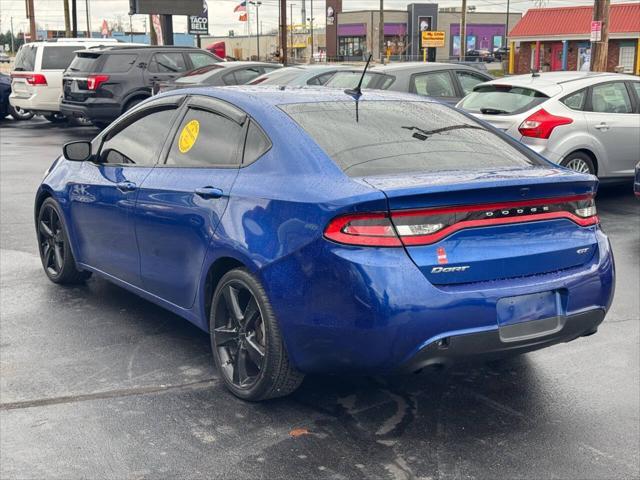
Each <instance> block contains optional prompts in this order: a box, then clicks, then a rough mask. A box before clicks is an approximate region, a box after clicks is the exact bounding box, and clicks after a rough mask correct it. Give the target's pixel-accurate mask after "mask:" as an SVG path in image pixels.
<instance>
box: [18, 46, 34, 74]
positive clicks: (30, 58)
mask: <svg viewBox="0 0 640 480" xmlns="http://www.w3.org/2000/svg"><path fill="white" fill-rule="evenodd" d="M37 51H38V47H36V46H35V45H23V46H22V47H20V50H19V51H18V54H17V55H16V62H15V64H14V66H13V69H14V70H16V71H18V72H33V70H34V69H35V68H36V52H37Z"/></svg>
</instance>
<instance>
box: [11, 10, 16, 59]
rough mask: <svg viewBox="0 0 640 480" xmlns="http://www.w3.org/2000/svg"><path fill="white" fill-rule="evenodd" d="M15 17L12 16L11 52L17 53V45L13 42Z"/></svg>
mask: <svg viewBox="0 0 640 480" xmlns="http://www.w3.org/2000/svg"><path fill="white" fill-rule="evenodd" d="M13 37H14V35H13V17H11V53H16V46H15V43H13Z"/></svg>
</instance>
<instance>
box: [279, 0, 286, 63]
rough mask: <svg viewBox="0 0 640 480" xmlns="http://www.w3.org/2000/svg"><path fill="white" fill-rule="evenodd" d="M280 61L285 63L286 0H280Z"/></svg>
mask: <svg viewBox="0 0 640 480" xmlns="http://www.w3.org/2000/svg"><path fill="white" fill-rule="evenodd" d="M279 33H280V61H281V62H282V64H283V65H286V64H287V0H280V31H279Z"/></svg>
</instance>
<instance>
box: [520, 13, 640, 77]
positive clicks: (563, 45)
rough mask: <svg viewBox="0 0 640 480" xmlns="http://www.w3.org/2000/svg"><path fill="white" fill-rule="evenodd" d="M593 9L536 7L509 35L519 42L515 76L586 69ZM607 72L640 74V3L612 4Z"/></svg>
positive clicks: (589, 50)
mask: <svg viewBox="0 0 640 480" xmlns="http://www.w3.org/2000/svg"><path fill="white" fill-rule="evenodd" d="M592 19H593V7H591V6H584V7H582V6H581V7H559V8H536V9H531V10H529V11H527V13H525V15H524V16H523V17H522V20H520V21H519V22H518V23H517V24H516V26H515V27H514V28H513V29H512V30H511V32H510V33H509V40H510V41H511V42H514V43H515V46H516V55H515V65H514V68H513V73H528V72H529V71H530V70H531V69H538V70H542V71H557V70H581V69H582V70H586V69H588V68H589V62H590V59H591V43H590V41H589V37H590V30H591V20H592ZM609 20H610V24H609V51H608V55H607V70H608V71H610V72H613V71H615V70H616V68H618V67H619V68H620V69H621V70H622V71H624V72H625V73H635V74H636V75H640V3H620V4H612V5H611V7H610V13H609Z"/></svg>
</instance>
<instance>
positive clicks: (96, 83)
mask: <svg viewBox="0 0 640 480" xmlns="http://www.w3.org/2000/svg"><path fill="white" fill-rule="evenodd" d="M107 80H109V75H89V76H88V77H87V89H88V90H97V89H98V88H100V85H102V84H103V83H104V82H106V81H107Z"/></svg>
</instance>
